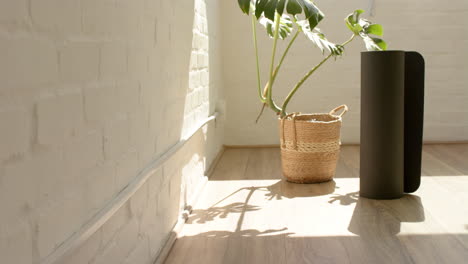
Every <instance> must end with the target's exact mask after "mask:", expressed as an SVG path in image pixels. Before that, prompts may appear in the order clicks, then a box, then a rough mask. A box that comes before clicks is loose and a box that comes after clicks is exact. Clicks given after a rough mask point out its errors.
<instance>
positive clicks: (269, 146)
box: [224, 140, 468, 149]
mask: <svg viewBox="0 0 468 264" xmlns="http://www.w3.org/2000/svg"><path fill="white" fill-rule="evenodd" d="M453 144H468V141H464V140H461V141H425V142H423V145H453ZM359 145H360V144H359V143H343V144H341V146H359ZM279 147H280V145H279V144H265V145H224V148H226V149H246V148H247V149H249V148H250V149H251V148H279Z"/></svg>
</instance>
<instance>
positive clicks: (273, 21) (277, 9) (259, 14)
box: [238, 0, 387, 120]
mask: <svg viewBox="0 0 468 264" xmlns="http://www.w3.org/2000/svg"><path fill="white" fill-rule="evenodd" d="M238 3H239V7H240V9H241V10H242V12H244V13H245V14H247V15H250V16H251V17H252V29H253V35H254V48H255V56H256V64H257V85H258V96H259V98H260V101H261V102H262V103H263V107H265V106H267V107H269V108H270V109H271V110H273V111H274V112H275V113H276V114H278V115H279V116H280V117H284V116H286V115H287V114H288V112H287V111H286V109H287V106H288V104H289V102H290V100H291V98H292V97H293V96H294V94H295V93H296V92H297V90H298V89H299V88H300V87H301V86H302V84H303V83H304V82H305V81H306V80H307V79H308V78H309V77H310V76H311V75H312V74H313V73H314V72H315V71H316V70H317V69H318V68H319V67H320V66H322V65H323V64H324V63H325V62H326V61H328V60H329V59H330V58H331V57H338V56H340V55H342V54H343V52H344V51H345V46H346V45H347V44H348V43H350V42H351V41H352V40H353V39H354V38H355V37H359V38H361V39H362V40H363V41H364V43H365V45H366V48H367V49H368V50H385V49H386V48H387V44H386V43H385V41H383V40H382V39H381V38H378V36H382V35H383V29H382V26H381V25H379V24H373V23H372V22H370V21H368V20H366V19H364V18H361V16H360V15H361V14H362V13H363V12H364V11H363V10H360V9H358V10H355V11H354V12H353V13H351V14H349V15H348V16H346V18H345V24H346V26H347V27H348V28H349V29H350V30H351V32H352V35H351V37H350V38H349V39H348V40H347V41H345V42H343V43H342V44H335V43H333V42H331V41H329V40H327V38H326V37H325V35H324V33H323V32H322V31H321V30H320V29H319V28H318V27H317V26H318V24H319V23H320V21H322V20H323V18H324V17H325V15H324V14H323V13H322V11H320V9H319V8H318V7H317V6H316V5H315V4H314V3H313V2H312V1H309V0H238ZM257 22H258V23H260V24H261V25H263V26H264V27H265V29H266V32H267V33H268V35H269V36H270V37H271V38H272V39H273V48H272V53H271V64H270V69H269V76H268V82H267V83H266V85H265V86H264V89H263V90H262V88H261V82H260V66H259V58H258V46H257V32H256V23H257ZM300 33H303V34H304V35H305V36H306V37H307V38H308V39H309V40H310V41H311V42H312V43H313V44H315V45H316V46H317V47H318V48H319V49H320V50H321V51H322V53H323V54H324V56H325V57H324V58H323V59H322V61H320V62H319V63H318V64H317V65H315V66H314V67H313V68H312V69H310V70H309V71H308V72H307V73H306V74H305V75H304V76H303V77H302V78H301V79H300V80H299V81H298V82H297V83H296V85H295V86H294V87H293V88H292V89H291V91H290V92H289V94H288V95H287V97H286V98H285V99H284V101H283V103H282V104H281V105H278V104H277V103H276V102H275V101H274V100H273V98H272V95H273V85H274V82H275V79H276V77H277V75H278V72H279V70H280V69H281V65H282V64H283V62H284V59H285V57H286V55H287V54H288V52H289V50H290V49H291V47H292V45H293V43H294V41H295V40H296V38H297V37H298V36H299V34H300ZM288 37H290V40H289V44H288V45H287V47H286V48H285V50H284V51H283V54H282V56H281V58H280V60H279V61H278V62H277V64H276V65H275V58H276V51H277V41H278V39H282V40H284V39H286V38H288ZM262 112H263V108H262ZM260 114H261V113H260ZM257 120H258V119H257Z"/></svg>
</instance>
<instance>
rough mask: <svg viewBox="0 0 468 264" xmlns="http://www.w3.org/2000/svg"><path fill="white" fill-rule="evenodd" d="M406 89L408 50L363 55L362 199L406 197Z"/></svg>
mask: <svg viewBox="0 0 468 264" xmlns="http://www.w3.org/2000/svg"><path fill="white" fill-rule="evenodd" d="M404 88H405V52H404V51H370V52H362V53H361V159H360V192H359V194H360V196H362V197H366V198H373V199H395V198H400V197H401V196H402V195H403V187H404V180H403V179H404V177H403V175H404V162H403V159H404Z"/></svg>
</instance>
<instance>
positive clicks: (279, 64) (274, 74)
mask: <svg viewBox="0 0 468 264" xmlns="http://www.w3.org/2000/svg"><path fill="white" fill-rule="evenodd" d="M299 33H300V31H299V30H298V31H296V34H294V36H293V38H292V39H291V41H290V42H289V44H288V46H287V47H286V49H285V50H284V53H283V56H281V59H280V61H279V63H278V65H277V66H276V68H275V72H274V73H273V78H274V79H275V78H276V75H277V74H278V72H279V70H280V68H281V65H282V64H283V61H284V58H285V57H286V55H287V54H288V52H289V49H290V48H291V46H292V44H293V43H294V41H295V40H296V38H297V36H298V35H299ZM274 79H273V81H274Z"/></svg>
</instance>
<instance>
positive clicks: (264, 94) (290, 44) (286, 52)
mask: <svg viewBox="0 0 468 264" xmlns="http://www.w3.org/2000/svg"><path fill="white" fill-rule="evenodd" d="M300 32H301V31H300V30H297V31H296V34H294V36H293V38H292V39H291V40H290V41H289V44H288V46H287V47H286V49H285V50H284V52H283V56H281V59H280V61H279V63H278V65H276V68H275V71H274V72H273V82H275V80H276V76H277V75H278V72H279V70H280V68H281V65H282V64H283V61H284V59H285V58H286V55H287V54H288V52H289V49H290V48H291V46H292V44H293V43H294V41H295V40H296V38H297V36H299V33H300ZM272 85H273V84H272ZM268 86H269V83H267V85H266V86H265V88H264V89H263V95H262V97H261V98H263V99H264V100H263V101H262V102H263V105H262V109H261V110H260V113H259V114H258V116H257V119H256V120H255V123H258V120H259V119H260V117H261V116H262V114H263V110H264V109H265V101H266V100H265V96H266V94H267V91H268Z"/></svg>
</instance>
